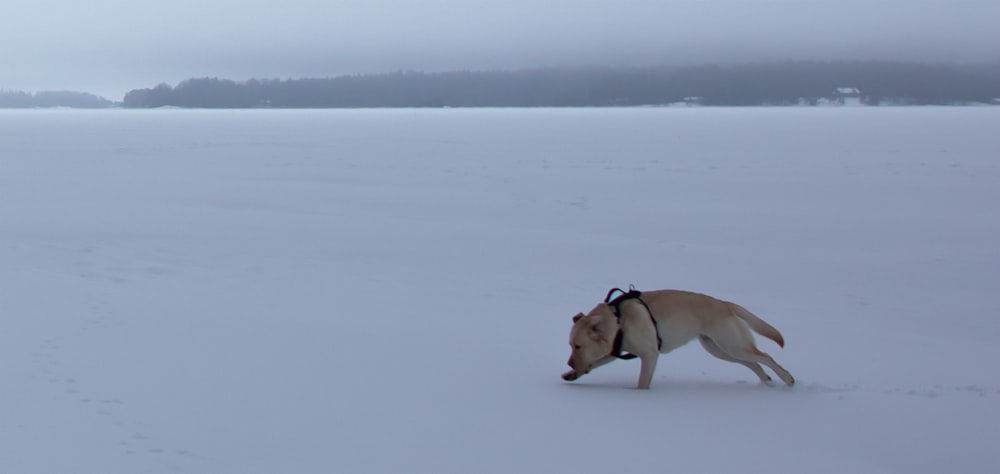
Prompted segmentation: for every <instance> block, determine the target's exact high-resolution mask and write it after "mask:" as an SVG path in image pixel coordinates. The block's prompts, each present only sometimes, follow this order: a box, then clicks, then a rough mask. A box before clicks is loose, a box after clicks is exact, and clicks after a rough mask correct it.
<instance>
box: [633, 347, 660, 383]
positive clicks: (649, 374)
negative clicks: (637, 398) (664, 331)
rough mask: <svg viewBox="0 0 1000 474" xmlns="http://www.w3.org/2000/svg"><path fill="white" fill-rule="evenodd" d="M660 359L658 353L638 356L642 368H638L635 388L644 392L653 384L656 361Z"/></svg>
mask: <svg viewBox="0 0 1000 474" xmlns="http://www.w3.org/2000/svg"><path fill="white" fill-rule="evenodd" d="M659 358H660V354H659V353H653V354H646V355H641V356H639V361H640V362H641V363H642V366H641V367H640V368H639V386H638V387H636V388H639V389H643V390H646V389H648V388H649V384H650V383H652V382H653V372H654V371H655V370H656V361H657V360H658V359H659Z"/></svg>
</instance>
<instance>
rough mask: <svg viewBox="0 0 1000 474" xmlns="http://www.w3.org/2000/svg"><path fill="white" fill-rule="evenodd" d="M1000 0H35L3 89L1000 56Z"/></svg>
mask: <svg viewBox="0 0 1000 474" xmlns="http://www.w3.org/2000/svg"><path fill="white" fill-rule="evenodd" d="M998 21H1000V0H841V1H818V0H679V1H678V0H615V1H612V0H572V1H570V0H491V1H486V0H412V1H402V0H347V1H344V0H280V1H270V0H268V1H265V0H239V1H237V0H172V1H167V0H160V1H146V0H89V1H80V0H25V1H16V2H15V1H12V2H5V5H3V7H0V89H8V90H10V89H16V90H27V91H38V90H51V89H72V90H83V91H88V92H94V93H97V94H100V95H104V96H106V97H108V98H110V99H113V100H120V99H121V97H122V95H123V94H124V93H125V92H126V91H128V90H129V89H135V88H142V87H152V86H155V85H156V84H158V83H160V82H167V83H169V84H175V83H177V82H178V81H180V80H183V79H186V78H190V77H206V76H212V77H225V78H231V79H237V80H244V79H248V78H251V77H258V78H282V79H285V78H297V77H305V76H310V77H325V76H335V75H340V74H349V73H363V72H387V71H394V70H399V69H415V70H423V71H441V70H452V69H496V68H504V69H508V68H520V67H538V66H581V65H610V66H616V65H625V66H653V65H663V64H702V63H705V62H719V63H726V62H742V61H757V60H784V59H820V60H826V59H895V60H918V61H933V62H986V61H998V60H1000V46H998V45H1000V27H997V24H998Z"/></svg>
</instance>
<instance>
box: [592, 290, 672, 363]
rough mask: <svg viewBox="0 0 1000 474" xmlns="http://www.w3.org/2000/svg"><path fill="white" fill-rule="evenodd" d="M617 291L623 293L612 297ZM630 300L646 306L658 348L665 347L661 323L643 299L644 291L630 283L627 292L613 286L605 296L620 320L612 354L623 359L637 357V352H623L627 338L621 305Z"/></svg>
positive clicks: (606, 301)
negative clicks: (661, 334) (623, 327)
mask: <svg viewBox="0 0 1000 474" xmlns="http://www.w3.org/2000/svg"><path fill="white" fill-rule="evenodd" d="M615 293H621V294H620V295H618V297H617V298H615V299H611V295H614V294H615ZM628 300H639V302H640V303H642V305H643V306H644V307H645V308H646V314H648V315H649V320H650V321H652V322H653V328H654V329H655V330H656V349H657V350H660V349H662V348H663V338H662V337H660V325H659V324H658V323H657V322H656V318H655V317H653V311H652V310H650V309H649V305H648V304H646V302H645V301H643V299H642V292H641V291H639V290H637V289H635V287H634V286H632V285H629V287H628V292H625V291H624V290H622V289H621V288H612V289H611V290H610V291H608V295H607V296H605V297H604V302H605V303H607V304H608V306H610V307H611V311H612V312H614V313H615V319H617V320H618V333H617V334H615V340H614V343H613V344H612V346H611V355H612V356H615V357H617V358H619V359H622V360H631V359H635V358H636V357H638V356H636V355H635V354H630V353H625V354H622V343H623V342H624V340H625V333H624V332H623V331H622V308H621V305H622V303H624V302H625V301H628Z"/></svg>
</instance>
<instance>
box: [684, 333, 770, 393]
mask: <svg viewBox="0 0 1000 474" xmlns="http://www.w3.org/2000/svg"><path fill="white" fill-rule="evenodd" d="M698 341H699V342H701V347H704V348H705V351H707V352H708V353H709V354H712V355H713V356H715V357H717V358H719V359H722V360H724V361H726V362H733V363H736V364H740V365H743V366H745V367H746V368H748V369H750V370H752V371H753V373H754V374H757V377H759V378H760V381H761V382H762V383H767V382H770V381H771V376H770V375H767V372H764V369H763V368H762V367H761V366H760V364H758V363H756V362H748V361H745V360H739V359H734V358H733V357H731V356H730V355H729V354H726V353H725V351H723V350H722V348H720V347H719V346H718V344H716V343H715V341H713V340H712V338H710V337H708V336H704V335H703V336H700V337H698Z"/></svg>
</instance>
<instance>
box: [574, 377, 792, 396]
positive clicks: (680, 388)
mask: <svg viewBox="0 0 1000 474" xmlns="http://www.w3.org/2000/svg"><path fill="white" fill-rule="evenodd" d="M562 385H565V386H567V387H569V389H570V390H574V389H575V390H616V391H617V390H633V391H639V392H659V391H671V392H675V393H685V392H698V393H733V392H798V391H804V389H805V390H808V388H807V387H802V386H801V385H800V384H796V385H793V386H791V387H789V386H787V385H785V384H783V383H781V382H777V383H774V382H771V383H761V382H758V381H752V382H751V381H748V380H735V381H733V380H721V379H720V380H701V379H697V380H696V379H662V380H654V381H653V384H652V386H651V387H650V389H649V390H639V389H637V388H636V387H635V382H634V381H627V382H626V381H623V380H588V381H576V382H562Z"/></svg>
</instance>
